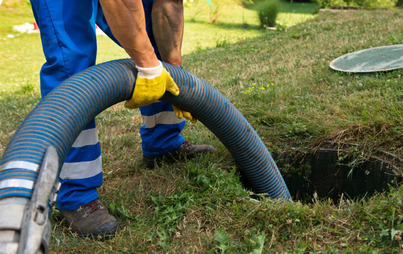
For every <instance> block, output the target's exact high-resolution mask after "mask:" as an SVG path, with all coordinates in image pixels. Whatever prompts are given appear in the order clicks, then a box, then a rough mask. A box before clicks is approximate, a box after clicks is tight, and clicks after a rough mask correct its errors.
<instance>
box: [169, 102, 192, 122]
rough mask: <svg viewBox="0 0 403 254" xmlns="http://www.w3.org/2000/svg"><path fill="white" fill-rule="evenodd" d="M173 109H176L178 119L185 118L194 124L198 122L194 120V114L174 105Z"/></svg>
mask: <svg viewBox="0 0 403 254" xmlns="http://www.w3.org/2000/svg"><path fill="white" fill-rule="evenodd" d="M172 107H173V108H174V112H175V115H176V117H177V118H179V119H182V118H183V117H184V118H185V119H187V120H190V121H191V122H192V123H196V122H197V119H196V118H194V117H193V116H192V114H190V112H187V111H184V110H182V109H180V108H177V107H175V106H174V105H172Z"/></svg>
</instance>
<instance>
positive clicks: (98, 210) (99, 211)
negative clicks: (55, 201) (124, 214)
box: [60, 199, 119, 239]
mask: <svg viewBox="0 0 403 254" xmlns="http://www.w3.org/2000/svg"><path fill="white" fill-rule="evenodd" d="M60 214H61V215H62V217H63V218H64V219H65V220H66V221H67V222H68V223H69V224H70V226H71V228H72V229H73V230H74V231H75V232H77V233H78V234H79V235H80V236H83V237H86V236H92V237H97V238H100V239H104V238H107V237H110V236H113V235H114V234H115V232H116V231H117V230H118V228H119V224H118V222H117V220H116V219H115V217H113V216H112V215H110V214H109V212H108V210H107V209H106V208H105V206H104V205H103V204H102V203H101V201H100V200H99V199H95V200H94V201H92V202H89V203H88V204H85V205H82V206H80V207H79V208H77V209H76V210H71V211H70V210H63V211H62V210H61V211H60Z"/></svg>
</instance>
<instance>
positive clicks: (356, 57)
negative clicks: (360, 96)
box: [330, 44, 403, 73]
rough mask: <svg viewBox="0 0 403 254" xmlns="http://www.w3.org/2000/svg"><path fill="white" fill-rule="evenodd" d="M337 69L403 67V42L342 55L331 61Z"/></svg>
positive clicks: (379, 69) (384, 69)
mask: <svg viewBox="0 0 403 254" xmlns="http://www.w3.org/2000/svg"><path fill="white" fill-rule="evenodd" d="M330 68H332V69H333V70H336V71H343V72H354V73H366V72H377V71H390V70H394V69H399V68H403V44H398V45H391V46H382V47H376V48H370V49H364V50H360V51H356V52H353V53H349V54H346V55H343V56H340V57H338V58H336V59H334V60H333V61H332V62H331V63H330Z"/></svg>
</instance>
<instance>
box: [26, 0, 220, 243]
mask: <svg viewBox="0 0 403 254" xmlns="http://www.w3.org/2000/svg"><path fill="white" fill-rule="evenodd" d="M31 6H32V10H33V13H34V17H35V20H36V23H37V24H38V27H39V30H40V36H41V40H42V48H43V52H44V55H45V58H46V62H45V64H44V65H43V66H42V68H41V70H40V84H41V95H42V97H45V96H46V94H47V93H49V92H50V91H51V90H52V89H54V88H55V87H56V86H58V85H59V84H61V83H62V82H63V81H64V80H66V79H67V78H69V77H70V76H72V75H74V74H76V73H78V72H80V71H82V70H83V69H85V68H87V67H90V66H93V65H95V61H96V54H97V41H96V32H95V28H96V25H98V27H99V28H101V29H102V30H103V31H104V32H105V33H106V34H107V35H108V36H109V37H110V38H111V39H113V40H114V41H115V42H116V43H118V44H119V45H120V46H122V47H123V48H124V49H125V51H126V52H127V54H128V55H129V56H130V58H131V59H132V60H133V61H134V63H135V64H136V68H137V70H138V73H137V79H136V84H135V88H134V92H133V95H132V98H131V99H130V100H128V101H127V102H126V103H125V106H126V107H127V108H138V107H139V108H140V112H141V114H142V116H143V121H144V125H143V126H142V127H141V129H140V134H141V138H142V149H143V158H144V161H145V164H146V166H147V167H149V168H153V167H154V166H155V163H156V162H160V161H161V160H163V158H164V157H174V158H176V159H183V158H190V157H193V156H194V155H195V154H198V153H206V152H212V151H214V148H213V147H212V146H209V145H192V144H190V143H189V142H187V141H186V140H185V138H183V137H182V136H181V135H180V132H181V131H182V129H183V128H184V126H185V119H184V118H183V117H182V116H184V117H185V118H187V119H189V120H191V121H193V122H194V121H195V120H196V119H194V118H193V116H192V115H191V114H190V113H189V112H185V111H182V110H180V109H178V108H173V106H172V105H170V104H168V103H165V102H162V101H159V99H160V98H161V96H162V95H163V94H164V93H165V92H170V93H172V94H173V95H176V96H177V95H178V94H179V93H180V91H179V89H178V86H177V85H176V84H175V82H174V81H173V80H172V78H171V76H170V74H169V73H168V72H167V70H166V69H165V68H164V67H163V65H162V63H161V61H165V62H168V63H171V64H174V65H178V66H181V64H182V58H181V45H182V37H183V21H184V17H183V0H154V1H153V0H142V1H140V0H63V1H52V0H31ZM178 117H179V118H178ZM59 178H60V182H61V184H62V185H61V188H60V191H59V194H58V200H57V207H58V209H59V210H60V214H61V215H62V217H63V218H64V219H65V220H66V221H67V222H68V223H69V224H70V225H71V228H72V229H73V230H74V231H76V232H77V233H79V234H80V235H82V236H89V235H91V236H101V237H107V236H111V235H114V234H115V232H116V231H117V230H118V228H119V225H118V222H117V220H116V219H115V218H114V217H113V216H112V215H110V214H109V212H108V210H107V209H106V208H105V206H104V205H103V204H102V202H101V201H100V200H99V195H98V193H97V188H98V187H100V186H101V185H102V162H101V148H100V145H99V141H98V136H97V130H96V126H95V120H92V121H91V123H90V124H89V125H88V126H87V127H86V128H85V129H84V130H83V131H82V132H81V133H80V135H79V136H78V137H77V139H76V140H75V142H74V144H73V145H72V147H71V149H70V151H69V153H68V155H67V156H66V159H65V161H64V164H63V166H62V170H61V173H60V176H59Z"/></svg>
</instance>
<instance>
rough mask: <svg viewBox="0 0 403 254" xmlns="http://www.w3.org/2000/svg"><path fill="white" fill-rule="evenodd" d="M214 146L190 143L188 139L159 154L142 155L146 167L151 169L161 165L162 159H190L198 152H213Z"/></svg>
mask: <svg viewBox="0 0 403 254" xmlns="http://www.w3.org/2000/svg"><path fill="white" fill-rule="evenodd" d="M214 151H215V149H214V147H212V146H210V145H192V144H191V143H189V142H188V141H185V142H183V144H182V145H180V146H179V147H178V148H177V149H176V150H174V151H172V152H169V153H166V154H163V155H160V156H143V159H144V162H145V164H146V167H147V168H150V169H153V168H154V167H155V165H159V166H160V165H161V162H162V161H166V162H168V163H172V162H175V161H178V160H184V159H191V158H193V157H195V155H197V154H200V153H213V152H214Z"/></svg>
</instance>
